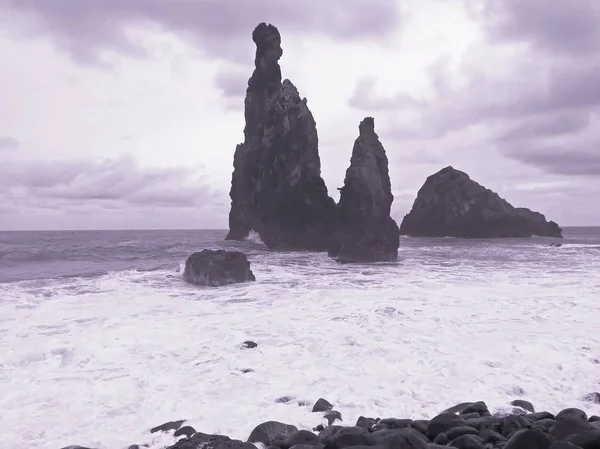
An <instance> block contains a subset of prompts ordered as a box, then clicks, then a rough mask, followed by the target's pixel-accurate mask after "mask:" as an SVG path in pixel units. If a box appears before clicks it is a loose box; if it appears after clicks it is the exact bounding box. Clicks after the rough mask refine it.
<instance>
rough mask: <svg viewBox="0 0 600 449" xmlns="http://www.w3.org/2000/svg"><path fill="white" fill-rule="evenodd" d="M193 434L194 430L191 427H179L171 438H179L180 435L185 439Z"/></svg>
mask: <svg viewBox="0 0 600 449" xmlns="http://www.w3.org/2000/svg"><path fill="white" fill-rule="evenodd" d="M195 433H196V429H194V428H193V427H192V426H183V427H180V428H179V429H177V430H176V431H175V433H174V434H173V436H174V437H180V436H182V435H185V436H186V437H188V438H189V437H191V436H192V435H193V434H195Z"/></svg>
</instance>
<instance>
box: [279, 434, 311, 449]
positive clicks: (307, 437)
mask: <svg viewBox="0 0 600 449" xmlns="http://www.w3.org/2000/svg"><path fill="white" fill-rule="evenodd" d="M318 443H320V440H319V437H318V436H317V435H315V434H314V433H312V432H309V431H308V430H299V431H297V432H294V433H292V434H290V435H288V436H287V438H286V439H285V441H284V443H283V446H281V447H282V448H284V449H287V448H291V447H292V446H296V445H309V446H314V445H316V444H318Z"/></svg>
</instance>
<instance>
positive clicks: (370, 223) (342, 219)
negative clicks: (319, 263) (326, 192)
mask: <svg viewBox="0 0 600 449" xmlns="http://www.w3.org/2000/svg"><path fill="white" fill-rule="evenodd" d="M359 133H360V134H359V136H358V138H357V139H356V140H355V142H354V148H353V150H352V158H351V159H350V167H349V168H348V170H347V171H346V179H345V180H344V187H342V188H341V189H340V191H341V193H340V201H339V203H338V216H337V225H336V231H335V234H334V240H333V242H332V245H331V247H330V248H329V256H330V257H334V258H336V259H337V260H338V261H339V262H378V261H390V260H395V259H396V258H397V257H398V245H399V243H400V231H399V229H398V225H397V224H396V222H395V221H394V219H393V218H392V217H390V210H391V207H392V202H393V201H394V195H392V187H391V183H390V176H389V172H388V159H387V156H386V154H385V150H384V148H383V145H382V144H381V142H380V141H379V137H378V136H377V133H375V122H374V120H373V118H372V117H366V118H365V119H364V120H363V121H362V122H361V123H360V125H359Z"/></svg>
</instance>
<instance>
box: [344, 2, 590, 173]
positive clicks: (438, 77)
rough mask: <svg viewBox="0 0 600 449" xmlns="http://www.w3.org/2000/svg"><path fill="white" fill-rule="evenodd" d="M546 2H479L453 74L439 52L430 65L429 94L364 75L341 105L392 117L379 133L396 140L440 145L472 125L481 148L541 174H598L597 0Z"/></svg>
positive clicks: (464, 133)
mask: <svg viewBox="0 0 600 449" xmlns="http://www.w3.org/2000/svg"><path fill="white" fill-rule="evenodd" d="M551 3H552V5H551V6H550V5H547V4H545V3H544V2H539V1H537V0H499V1H496V0H494V1H489V0H484V2H483V4H484V8H483V9H482V10H481V12H480V13H479V14H477V15H476V16H475V17H476V18H477V20H479V23H480V26H481V30H482V32H483V35H482V36H483V41H482V42H481V43H480V44H479V45H477V46H474V48H471V49H470V51H469V52H467V53H466V54H465V55H464V57H463V60H462V61H461V63H460V64H459V69H458V71H455V72H457V73H451V72H450V71H449V70H448V64H447V61H444V60H443V58H442V59H440V60H439V61H437V62H436V63H435V64H434V65H432V66H431V68H430V70H429V76H430V79H431V90H432V91H433V95H432V96H431V97H430V98H427V99H421V98H415V97H412V96H411V95H408V94H406V93H404V92H396V93H392V94H387V95H381V94H380V93H378V92H377V83H376V82H375V81H374V80H371V79H370V80H362V81H361V82H359V83H358V84H357V86H356V90H355V92H354V95H353V97H352V99H351V100H350V106H352V107H354V108H358V109H369V110H371V111H377V112H381V113H382V114H388V115H392V114H393V115H395V116H396V120H391V124H392V125H391V127H390V129H388V130H383V131H382V133H383V134H385V135H389V136H391V137H394V138H395V139H397V140H400V141H402V140H422V141H426V140H429V141H431V140H438V141H440V142H443V141H444V139H447V138H448V136H449V135H457V134H458V135H466V134H468V133H469V132H470V131H469V130H473V129H478V130H479V132H478V134H479V136H480V139H481V140H480V143H481V145H482V146H486V145H490V144H491V145H492V146H493V147H495V148H496V149H497V151H498V152H499V153H500V154H502V155H504V156H506V157H509V158H512V159H514V160H516V161H518V162H520V163H523V164H527V165H531V166H534V167H537V168H539V169H541V170H542V171H544V172H546V173H550V174H561V175H566V176H588V175H596V174H598V173H599V171H598V165H599V164H600V162H599V161H600V146H599V145H598V142H600V120H599V119H598V117H599V114H600V83H599V82H598V73H600V27H598V23H600V3H599V2H587V1H586V2H571V1H570V0H553V1H552V2H551ZM582 56H585V57H582ZM457 80H458V81H457ZM406 117H409V118H410V119H408V120H407V119H406ZM470 143H472V142H469V144H470ZM441 145H443V143H442V144H441Z"/></svg>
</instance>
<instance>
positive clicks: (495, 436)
mask: <svg viewBox="0 0 600 449" xmlns="http://www.w3.org/2000/svg"><path fill="white" fill-rule="evenodd" d="M479 438H481V439H482V440H483V442H484V443H492V444H495V443H497V442H499V441H506V438H505V437H503V436H502V435H500V434H499V433H498V432H496V431H495V430H492V429H482V430H480V431H479Z"/></svg>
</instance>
